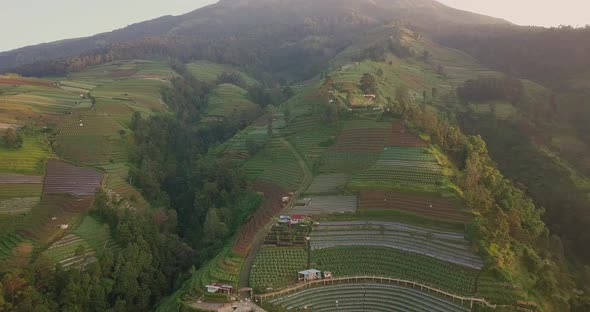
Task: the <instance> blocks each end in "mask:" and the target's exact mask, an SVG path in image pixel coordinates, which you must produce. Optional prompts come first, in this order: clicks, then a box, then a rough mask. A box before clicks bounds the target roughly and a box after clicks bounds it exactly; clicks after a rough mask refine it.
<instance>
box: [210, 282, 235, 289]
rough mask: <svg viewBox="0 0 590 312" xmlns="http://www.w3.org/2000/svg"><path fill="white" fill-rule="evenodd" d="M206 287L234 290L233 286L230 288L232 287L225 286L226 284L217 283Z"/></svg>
mask: <svg viewBox="0 0 590 312" xmlns="http://www.w3.org/2000/svg"><path fill="white" fill-rule="evenodd" d="M205 287H208V288H209V287H211V288H213V287H217V288H226V289H232V288H234V287H233V286H230V285H225V284H218V283H215V284H210V285H207V286H205Z"/></svg>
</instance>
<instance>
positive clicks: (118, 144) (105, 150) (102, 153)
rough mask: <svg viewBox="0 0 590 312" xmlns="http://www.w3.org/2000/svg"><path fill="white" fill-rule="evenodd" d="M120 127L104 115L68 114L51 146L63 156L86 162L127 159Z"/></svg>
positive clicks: (88, 163)
mask: <svg viewBox="0 0 590 312" xmlns="http://www.w3.org/2000/svg"><path fill="white" fill-rule="evenodd" d="M122 130H124V129H123V128H122V127H121V126H120V125H119V124H118V123H117V122H116V121H115V120H114V119H113V118H112V117H109V116H107V115H76V116H74V115H70V116H68V118H67V119H66V120H64V121H63V123H62V126H61V127H60V128H59V130H58V135H57V137H56V143H55V144H54V149H55V150H56V152H57V153H58V154H59V155H61V156H63V157H64V158H66V159H69V160H72V161H75V162H77V163H82V164H86V165H101V164H109V163H112V162H125V161H127V146H128V142H127V138H126V136H124V135H122V134H121V133H122V132H121V131H122Z"/></svg>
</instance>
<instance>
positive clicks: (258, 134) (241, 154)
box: [224, 126, 270, 159]
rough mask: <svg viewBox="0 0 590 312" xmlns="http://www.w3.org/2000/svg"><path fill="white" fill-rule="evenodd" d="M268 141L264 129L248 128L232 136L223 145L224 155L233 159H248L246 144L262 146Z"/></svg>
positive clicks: (268, 137)
mask: <svg viewBox="0 0 590 312" xmlns="http://www.w3.org/2000/svg"><path fill="white" fill-rule="evenodd" d="M269 140H270V136H269V135H268V130H267V129H266V127H255V126H250V127H248V128H246V129H244V130H242V131H240V132H238V133H237V134H236V135H235V136H233V137H232V138H231V139H230V140H229V141H227V142H226V143H225V144H224V146H225V147H224V154H225V155H226V156H228V157H230V158H233V159H246V158H248V157H249V155H250V154H249V153H248V147H247V143H246V142H253V143H255V144H256V145H257V146H264V145H266V143H267V142H268V141H269Z"/></svg>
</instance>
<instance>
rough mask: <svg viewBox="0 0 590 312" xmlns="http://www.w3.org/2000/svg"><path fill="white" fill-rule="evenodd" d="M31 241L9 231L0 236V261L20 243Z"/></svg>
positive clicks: (8, 255) (10, 253)
mask: <svg viewBox="0 0 590 312" xmlns="http://www.w3.org/2000/svg"><path fill="white" fill-rule="evenodd" d="M30 243H31V242H30V241H29V240H28V239H27V238H25V237H23V236H22V235H20V234H18V233H9V234H7V235H1V236H0V261H1V260H5V259H6V258H8V257H10V256H11V255H12V254H13V251H14V249H15V248H16V247H17V246H18V245H20V244H30Z"/></svg>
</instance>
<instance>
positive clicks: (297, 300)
mask: <svg viewBox="0 0 590 312" xmlns="http://www.w3.org/2000/svg"><path fill="white" fill-rule="evenodd" d="M270 302H271V303H272V304H274V305H279V306H282V307H284V308H285V309H287V310H299V309H302V310H305V309H311V310H313V311H321V312H327V311H416V312H430V311H437V312H467V311H470V309H469V308H467V307H463V306H461V305H460V303H454V302H452V301H450V300H445V299H444V298H439V297H437V296H434V295H430V294H428V293H426V292H422V291H421V290H420V289H414V288H409V287H404V285H396V284H384V283H383V284H381V283H362V282H358V283H350V284H349V283H346V284H336V285H328V286H322V287H316V288H310V289H304V290H302V291H298V292H296V293H293V294H288V295H286V296H282V297H279V298H276V299H273V300H271V301H270Z"/></svg>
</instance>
